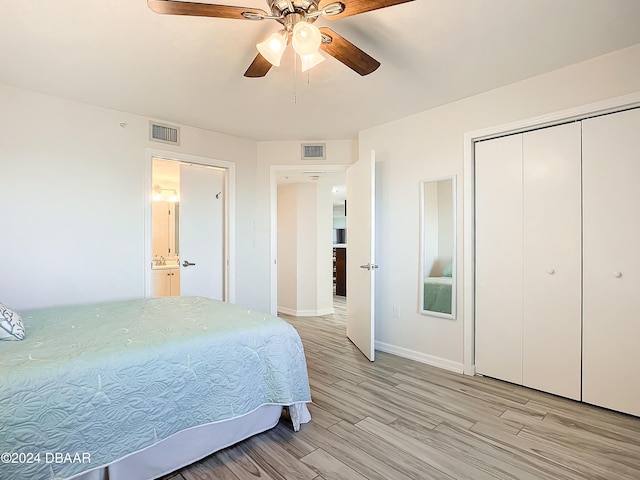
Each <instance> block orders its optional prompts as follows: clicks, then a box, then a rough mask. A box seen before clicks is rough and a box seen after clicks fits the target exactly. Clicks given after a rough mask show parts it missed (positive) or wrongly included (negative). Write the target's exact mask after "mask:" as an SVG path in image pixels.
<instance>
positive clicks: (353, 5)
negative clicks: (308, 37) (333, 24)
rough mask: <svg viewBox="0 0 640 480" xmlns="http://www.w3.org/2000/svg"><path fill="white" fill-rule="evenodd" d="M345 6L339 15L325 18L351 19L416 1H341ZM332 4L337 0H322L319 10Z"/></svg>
mask: <svg viewBox="0 0 640 480" xmlns="http://www.w3.org/2000/svg"><path fill="white" fill-rule="evenodd" d="M340 1H341V3H343V4H344V10H343V11H342V13H339V14H338V15H327V16H326V17H325V18H328V19H329V20H335V19H338V18H344V17H351V16H353V15H358V14H359V13H365V12H370V11H371V10H378V9H379V8H386V7H393V6H394V5H400V4H401V3H407V2H413V1H414V0H340ZM330 3H335V0H322V1H321V2H320V5H319V7H318V8H319V9H320V10H322V8H323V7H325V6H326V5H328V4H330Z"/></svg>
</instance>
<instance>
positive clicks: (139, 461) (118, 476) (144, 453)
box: [72, 403, 311, 480]
mask: <svg viewBox="0 0 640 480" xmlns="http://www.w3.org/2000/svg"><path fill="white" fill-rule="evenodd" d="M295 407H297V408H294V410H296V411H298V410H302V411H303V417H304V420H306V421H309V419H310V418H311V417H310V415H309V414H308V410H307V406H306V404H304V403H302V404H298V405H296V406H295ZM305 411H306V414H305V413H304V412H305ZM281 413H282V406H281V405H263V406H262V407H260V408H258V409H257V410H254V411H253V412H251V413H248V414H247V415H244V416H242V417H239V418H234V419H232V420H225V421H223V422H217V423H211V424H208V425H202V426H199V427H194V428H190V429H188V430H184V431H182V432H178V433H176V434H175V435H172V436H171V437H169V438H166V439H165V440H162V441H161V442H159V443H156V444H155V445H153V446H152V447H149V448H146V449H144V450H141V451H139V452H136V453H133V454H131V455H128V456H126V457H124V458H121V459H120V460H117V461H116V462H114V463H112V464H111V465H109V466H107V467H103V468H97V469H95V470H92V471H90V472H86V473H83V474H81V475H78V476H75V477H72V478H73V480H151V479H154V478H158V477H160V476H162V475H166V474H168V473H171V472H173V471H175V470H178V469H179V468H182V467H184V466H186V465H190V464H192V463H194V462H196V461H198V460H200V459H202V458H204V457H206V456H208V455H210V454H212V453H213V452H216V451H218V450H221V449H223V448H226V447H229V446H231V445H233V444H235V443H237V442H239V441H241V440H244V439H246V438H249V437H251V436H252V435H255V434H257V433H260V432H264V431H266V430H269V429H270V428H273V427H275V426H276V425H277V423H278V421H279V420H280V415H281ZM302 423H305V422H304V421H303V422H302Z"/></svg>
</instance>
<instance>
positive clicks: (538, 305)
mask: <svg viewBox="0 0 640 480" xmlns="http://www.w3.org/2000/svg"><path fill="white" fill-rule="evenodd" d="M580 137H581V130H580V124H579V123H571V124H566V125H560V126H556V127H550V128H544V129H540V130H535V131H532V132H527V133H525V134H524V135H523V139H522V155H523V168H524V172H523V178H524V205H523V213H524V226H523V228H524V249H523V252H524V288H523V292H524V298H523V303H524V304H523V332H522V383H523V385H525V386H527V387H532V388H535V389H538V390H543V391H545V392H550V393H554V394H556V395H561V396H563V397H569V398H573V399H575V400H579V399H580V369H581V348H582V345H581V328H582V325H581V322H582V317H581V307H582V295H581V294H582V292H581V280H582V271H581V268H582V265H581V264H582V252H581V248H582V245H581V244H582V231H581V212H582V206H581V181H580V180H581V178H580V177H581V171H580V170H581V165H580V150H581V148H580V146H581V139H580Z"/></svg>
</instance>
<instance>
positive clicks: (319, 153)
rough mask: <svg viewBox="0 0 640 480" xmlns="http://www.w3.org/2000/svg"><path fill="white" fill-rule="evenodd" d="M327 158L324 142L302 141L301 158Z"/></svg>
mask: <svg viewBox="0 0 640 480" xmlns="http://www.w3.org/2000/svg"><path fill="white" fill-rule="evenodd" d="M325 158H327V156H326V152H325V144H324V143H303V144H302V160H324V159H325Z"/></svg>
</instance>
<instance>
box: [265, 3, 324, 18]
mask: <svg viewBox="0 0 640 480" xmlns="http://www.w3.org/2000/svg"><path fill="white" fill-rule="evenodd" d="M267 2H268V3H269V6H270V7H271V14H272V15H273V16H274V17H280V16H287V15H290V14H292V13H298V14H301V15H302V16H304V15H305V14H309V13H314V12H317V11H318V2H317V1H315V0H267ZM290 5H293V8H294V11H293V12H292V11H291V9H290V8H289V6H290ZM309 20H312V21H315V18H310V19H309Z"/></svg>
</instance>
